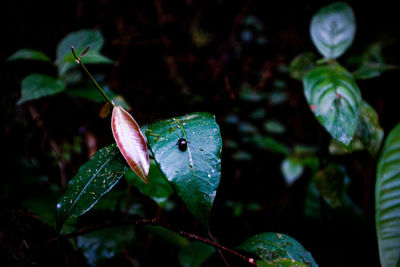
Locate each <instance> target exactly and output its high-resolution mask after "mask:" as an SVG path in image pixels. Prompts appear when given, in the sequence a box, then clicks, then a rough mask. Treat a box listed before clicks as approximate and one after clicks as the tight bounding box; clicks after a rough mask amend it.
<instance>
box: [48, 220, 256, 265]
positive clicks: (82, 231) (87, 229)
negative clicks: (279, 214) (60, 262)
mask: <svg viewBox="0 0 400 267" xmlns="http://www.w3.org/2000/svg"><path fill="white" fill-rule="evenodd" d="M131 224H136V225H140V224H150V225H155V226H162V227H164V228H167V229H169V230H171V231H174V232H176V233H178V234H179V235H181V236H183V237H187V238H188V239H190V240H195V241H200V242H203V243H205V244H208V245H210V246H213V247H215V248H216V249H220V250H223V251H226V252H228V253H231V254H233V255H235V256H237V257H239V258H241V259H243V260H244V261H247V262H248V263H250V264H251V265H253V266H257V264H256V262H255V260H254V259H253V258H248V257H246V256H244V255H242V254H240V253H239V252H237V251H235V250H233V249H230V248H227V247H225V246H223V245H220V244H218V243H217V242H215V241H212V240H209V239H207V238H204V237H201V236H198V235H195V234H192V233H188V232H185V231H183V230H180V229H178V228H176V227H174V226H172V225H169V224H164V223H161V222H160V221H159V220H158V219H155V218H154V219H132V218H131V219H128V220H126V221H123V222H118V223H108V224H98V225H92V226H88V227H85V228H81V229H79V230H77V231H75V232H72V233H68V234H64V235H59V236H58V237H54V238H52V239H49V240H47V241H46V244H50V243H53V242H56V241H58V240H62V239H68V238H72V237H77V236H81V235H84V234H87V233H90V232H93V231H96V230H100V229H105V228H112V227H117V226H123V225H131Z"/></svg>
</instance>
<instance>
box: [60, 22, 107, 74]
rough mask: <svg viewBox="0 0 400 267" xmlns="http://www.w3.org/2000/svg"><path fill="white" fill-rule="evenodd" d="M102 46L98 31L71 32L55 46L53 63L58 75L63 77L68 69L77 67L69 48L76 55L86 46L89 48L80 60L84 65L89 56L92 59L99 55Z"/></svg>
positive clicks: (101, 38)
mask: <svg viewBox="0 0 400 267" xmlns="http://www.w3.org/2000/svg"><path fill="white" fill-rule="evenodd" d="M103 44H104V38H103V35H102V34H101V32H100V31H99V30H87V29H84V30H80V31H76V32H72V33H70V34H68V35H67V36H65V37H64V38H63V39H62V40H61V41H60V42H59V44H58V46H57V53H56V62H55V63H56V64H57V65H58V72H59V74H60V75H64V74H65V73H66V72H67V71H68V70H69V69H71V68H72V67H74V66H77V64H76V63H75V62H74V60H73V55H72V52H71V46H73V47H74V50H75V52H76V54H77V55H80V54H81V53H82V52H83V51H84V50H85V49H86V48H87V47H88V46H90V50H89V51H88V53H87V54H86V55H85V56H84V57H83V58H82V60H83V62H84V63H86V61H85V59H86V58H90V57H91V55H94V56H93V57H96V55H100V54H99V51H100V49H101V48H102V47H103ZM103 58H104V57H102V58H101V60H104V59H103ZM71 60H72V61H71ZM96 63H98V62H96ZM107 63H109V62H107Z"/></svg>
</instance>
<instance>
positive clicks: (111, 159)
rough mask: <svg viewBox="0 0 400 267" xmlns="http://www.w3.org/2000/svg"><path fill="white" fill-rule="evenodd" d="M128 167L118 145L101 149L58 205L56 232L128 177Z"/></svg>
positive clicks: (70, 182)
mask: <svg viewBox="0 0 400 267" xmlns="http://www.w3.org/2000/svg"><path fill="white" fill-rule="evenodd" d="M127 169H128V165H127V164H126V162H125V159H124V158H123V157H122V155H121V153H120V152H119V149H118V148H117V146H116V145H114V144H112V145H109V146H107V147H104V148H102V149H100V150H99V151H98V152H97V153H96V154H95V155H94V156H93V157H92V158H91V159H90V160H89V161H88V162H86V163H85V164H84V165H82V166H81V167H80V168H79V171H78V173H77V174H76V176H75V177H74V178H72V179H71V180H70V181H69V183H68V186H67V189H66V191H65V193H64V194H63V195H62V196H61V198H60V200H59V201H58V203H57V229H61V227H62V224H63V223H64V222H65V220H66V219H68V218H69V217H77V216H80V215H82V214H84V213H86V212H87V211H88V210H90V209H91V208H92V207H93V206H94V205H95V204H96V203H97V201H99V199H100V198H101V197H102V196H103V195H104V194H105V193H107V192H108V191H110V190H111V188H113V186H114V185H115V184H116V183H117V182H118V181H119V179H120V178H121V177H122V176H123V175H124V174H125V172H126V170H127Z"/></svg>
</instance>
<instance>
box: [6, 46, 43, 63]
mask: <svg viewBox="0 0 400 267" xmlns="http://www.w3.org/2000/svg"><path fill="white" fill-rule="evenodd" d="M14 60H38V61H46V62H51V60H50V58H49V57H48V56H46V54H44V53H43V52H40V51H37V50H33V49H27V48H25V49H21V50H18V51H17V52H15V53H14V54H12V55H11V56H10V57H9V58H8V59H7V61H14Z"/></svg>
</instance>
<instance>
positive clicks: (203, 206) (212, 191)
mask: <svg viewBox="0 0 400 267" xmlns="http://www.w3.org/2000/svg"><path fill="white" fill-rule="evenodd" d="M146 135H147V140H148V142H149V145H150V149H151V151H152V153H153V155H154V157H155V160H156V162H157V163H158V165H159V166H160V169H161V171H162V172H163V174H164V175H165V177H166V178H167V179H168V181H170V182H171V184H172V187H173V188H174V190H175V191H176V193H177V194H178V195H179V196H180V198H181V199H182V200H183V202H184V203H185V205H186V207H187V208H188V209H189V210H190V211H191V212H192V213H193V215H194V216H195V217H196V218H197V219H198V220H199V222H201V223H202V224H203V225H204V226H207V227H208V220H209V216H210V212H211V208H212V204H213V201H214V198H215V195H216V190H217V187H218V184H219V180H220V176H221V149H222V140H221V135H220V132H219V127H218V124H217V123H216V121H215V117H214V116H213V115H211V114H209V113H192V114H188V115H185V116H182V117H178V118H172V119H168V120H163V121H159V122H156V123H154V124H152V125H150V126H149V128H148V129H147V131H146ZM180 138H185V139H186V140H187V142H188V145H187V149H186V150H185V151H182V150H180V149H179V147H178V146H177V141H178V139H180Z"/></svg>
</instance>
